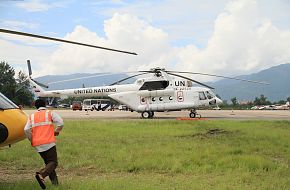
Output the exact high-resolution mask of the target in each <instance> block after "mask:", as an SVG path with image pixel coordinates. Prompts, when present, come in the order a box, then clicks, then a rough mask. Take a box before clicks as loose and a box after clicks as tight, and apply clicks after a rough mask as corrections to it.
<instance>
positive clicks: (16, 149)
mask: <svg viewBox="0 0 290 190" xmlns="http://www.w3.org/2000/svg"><path fill="white" fill-rule="evenodd" d="M32 111H33V110H28V111H26V112H27V113H30V112H32ZM57 112H58V113H59V114H60V115H62V116H63V117H64V118H65V128H64V130H63V131H62V133H61V135H60V136H59V137H57V141H58V145H57V149H58V156H59V167H58V168H57V172H58V174H59V179H60V186H59V187H58V188H54V187H52V186H51V185H50V183H49V181H47V185H48V189H58V190H66V189H73V190H74V189H77V190H79V189H81V190H82V189H83V190H87V189H91V190H95V189H102V190H103V189H108V190H109V189H110V190H111V189H118V190H119V189H126V190H127V189H132V190H135V189H186V190H187V189H205V190H206V189H214V190H216V189H234V190H244V189H257V190H260V189H261V190H264V189H289V187H290V178H289V176H290V140H289V139H290V121H286V120H289V116H290V115H289V114H290V112H289V111H252V110H251V111H250V110H249V111H233V112H232V111H224V110H214V111H213V110H212V111H207V110H202V111H200V113H201V114H202V115H203V116H206V118H208V119H207V120H193V121H191V120H190V121H179V120H176V118H178V117H188V112H168V113H156V116H157V117H156V118H160V119H140V115H139V114H138V113H134V112H133V113H131V112H123V111H114V112H108V111H105V112H96V111H94V112H88V113H86V112H84V111H82V112H79V111H75V112H74V111H71V110H57ZM42 166H43V164H42V160H41V158H40V156H39V155H38V154H37V153H36V152H35V150H34V149H33V148H32V147H31V146H30V144H29V142H28V141H27V140H24V141H22V142H19V143H16V144H14V145H12V147H11V148H6V149H4V150H0V189H5V190H6V189H13V190H14V189H15V190H20V189H21V190H30V189H40V188H39V186H38V184H37V182H36V181H35V179H34V172H35V171H36V169H38V168H41V167H42Z"/></svg>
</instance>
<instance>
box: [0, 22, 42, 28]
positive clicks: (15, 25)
mask: <svg viewBox="0 0 290 190" xmlns="http://www.w3.org/2000/svg"><path fill="white" fill-rule="evenodd" d="M0 25H1V26H3V27H4V28H10V29H12V30H20V29H22V28H28V29H36V28H38V24H35V23H28V22H21V21H16V20H0Z"/></svg>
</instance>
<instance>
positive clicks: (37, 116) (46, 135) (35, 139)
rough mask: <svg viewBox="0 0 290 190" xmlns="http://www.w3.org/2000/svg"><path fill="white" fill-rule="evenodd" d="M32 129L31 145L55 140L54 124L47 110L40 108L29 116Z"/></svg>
mask: <svg viewBox="0 0 290 190" xmlns="http://www.w3.org/2000/svg"><path fill="white" fill-rule="evenodd" d="M30 122H31V126H32V128H31V130H32V141H31V144H32V146H34V147H35V146H39V145H42V144H49V143H54V142H55V137H54V126H53V124H52V118H51V113H50V111H49V110H40V111H38V112H35V113H34V114H31V116H30Z"/></svg>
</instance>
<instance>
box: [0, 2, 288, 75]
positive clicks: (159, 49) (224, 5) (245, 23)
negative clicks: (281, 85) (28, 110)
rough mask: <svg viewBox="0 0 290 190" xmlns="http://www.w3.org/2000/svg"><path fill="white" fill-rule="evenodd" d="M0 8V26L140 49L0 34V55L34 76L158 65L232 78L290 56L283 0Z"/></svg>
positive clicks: (46, 4) (23, 4)
mask: <svg viewBox="0 0 290 190" xmlns="http://www.w3.org/2000/svg"><path fill="white" fill-rule="evenodd" d="M0 10H1V11H0V28H6V29H11V30H19V31H23V32H29V33H34V34H40V35H48V36H53V37H59V38H66V39H70V40H75V41H81V42H87V43H92V44H95V45H103V46H106V47H111V48H119V49H123V50H128V51H135V52H137V53H138V56H135V57H132V56H131V57H130V56H124V55H119V54H114V53H108V52H104V51H101V50H99V51H97V50H91V49H86V48H80V47H75V46H71V45H64V44H58V43H51V42H44V41H39V40H38V41H37V40H32V39H27V38H21V37H14V36H11V35H6V34H0V59H1V60H6V61H8V62H9V63H10V64H12V65H13V66H14V67H16V68H17V69H25V62H26V59H31V60H32V63H33V67H34V69H35V70H36V73H37V74H36V75H44V74H63V73H75V72H103V71H127V70H138V69H144V68H151V67H156V66H162V67H166V68H167V69H175V70H184V69H186V70H188V71H195V72H207V73H215V74H225V75H230V76H233V75H239V74H248V73H252V72H257V71H259V70H262V69H265V68H269V67H271V66H275V65H278V64H283V63H287V62H288V63H289V62H290V50H289V49H290V22H289V20H290V11H289V10H290V2H289V1H288V0H276V1H273V0H217V1H212V0H192V1H189V0H181V1H180V0H162V1H149V0H148V1H133V0H131V1H126V0H112V1H105V0H98V1H77V0H60V1H44V0H24V1H21V0H15V1H14V0H13V1H12V0H0ZM48 64H49V68H47V67H46V66H47V65H48ZM68 64H69V65H70V67H67V65H68ZM116 65H118V66H117V67H116ZM205 80H206V79H205Z"/></svg>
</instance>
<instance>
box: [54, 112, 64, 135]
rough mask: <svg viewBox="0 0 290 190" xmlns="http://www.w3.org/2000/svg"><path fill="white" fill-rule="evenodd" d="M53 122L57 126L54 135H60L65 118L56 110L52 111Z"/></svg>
mask: <svg viewBox="0 0 290 190" xmlns="http://www.w3.org/2000/svg"><path fill="white" fill-rule="evenodd" d="M51 118H52V122H53V123H54V124H55V125H56V126H57V127H56V129H55V130H54V135H55V136H58V135H59V133H60V131H61V130H62V128H63V119H62V118H61V117H60V116H59V115H58V114H57V113H55V112H51Z"/></svg>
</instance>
